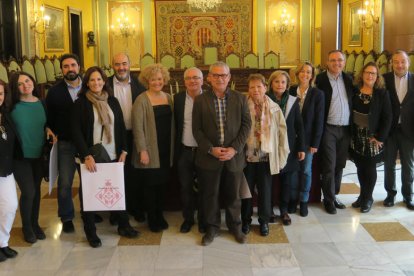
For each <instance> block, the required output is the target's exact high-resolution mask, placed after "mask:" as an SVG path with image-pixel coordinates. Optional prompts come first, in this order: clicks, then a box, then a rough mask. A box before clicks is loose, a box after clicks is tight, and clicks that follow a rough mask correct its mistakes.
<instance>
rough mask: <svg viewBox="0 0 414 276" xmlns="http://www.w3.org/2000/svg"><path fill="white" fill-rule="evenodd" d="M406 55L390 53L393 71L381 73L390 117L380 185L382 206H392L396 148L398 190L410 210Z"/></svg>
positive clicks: (411, 81)
mask: <svg viewBox="0 0 414 276" xmlns="http://www.w3.org/2000/svg"><path fill="white" fill-rule="evenodd" d="M409 67H410V59H409V58H408V55H407V53H406V52H404V51H401V50H399V51H396V52H395V53H394V54H393V56H392V68H393V72H390V73H387V74H385V75H384V80H385V84H386V87H387V90H388V92H389V96H390V100H391V107H392V114H393V120H392V125H391V131H390V136H389V137H388V139H387V140H386V141H385V144H384V153H385V155H384V156H385V167H384V186H385V190H386V191H387V197H386V198H385V200H384V206H385V207H391V206H394V200H395V195H396V194H397V189H396V185H395V160H396V159H397V152H399V153H400V159H401V183H402V187H401V193H402V195H403V198H404V203H405V204H406V206H407V208H408V209H410V210H414V203H413V201H412V198H413V177H414V75H413V74H412V73H410V72H408V68H409Z"/></svg>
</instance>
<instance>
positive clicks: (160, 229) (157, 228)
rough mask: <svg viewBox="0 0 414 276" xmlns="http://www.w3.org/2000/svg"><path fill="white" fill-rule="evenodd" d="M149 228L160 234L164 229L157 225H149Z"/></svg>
mask: <svg viewBox="0 0 414 276" xmlns="http://www.w3.org/2000/svg"><path fill="white" fill-rule="evenodd" d="M148 227H149V229H150V231H151V232H154V233H158V232H161V231H162V230H163V229H162V228H161V226H159V225H158V224H156V223H148Z"/></svg>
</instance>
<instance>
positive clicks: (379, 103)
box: [354, 89, 392, 142]
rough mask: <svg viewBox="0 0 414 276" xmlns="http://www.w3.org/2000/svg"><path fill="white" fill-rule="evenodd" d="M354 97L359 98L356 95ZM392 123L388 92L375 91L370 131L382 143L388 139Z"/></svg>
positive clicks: (372, 101)
mask: <svg viewBox="0 0 414 276" xmlns="http://www.w3.org/2000/svg"><path fill="white" fill-rule="evenodd" d="M354 97H358V96H357V95H354ZM391 122H392V114H391V102H390V99H389V96H388V91H387V90H385V89H374V91H373V92H372V100H371V104H370V106H369V117H368V129H369V132H370V134H371V135H372V136H374V137H375V139H377V140H378V141H380V142H384V141H385V139H387V137H388V134H389V131H390V128H391Z"/></svg>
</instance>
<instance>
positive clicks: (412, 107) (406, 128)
mask: <svg viewBox="0 0 414 276" xmlns="http://www.w3.org/2000/svg"><path fill="white" fill-rule="evenodd" d="M384 80H385V85H386V87H387V90H388V92H389V96H390V100H391V108H392V115H393V118H392V125H391V131H390V132H391V133H392V132H393V131H395V129H396V128H397V126H398V118H399V117H400V116H401V131H402V133H403V134H404V135H405V136H407V137H408V138H410V139H411V140H413V139H414V75H413V74H412V73H408V87H407V95H406V96H405V98H404V100H403V102H402V103H401V104H400V101H399V100H398V95H397V90H396V89H395V76H394V72H389V73H386V74H384Z"/></svg>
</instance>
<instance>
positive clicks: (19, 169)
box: [13, 158, 43, 229]
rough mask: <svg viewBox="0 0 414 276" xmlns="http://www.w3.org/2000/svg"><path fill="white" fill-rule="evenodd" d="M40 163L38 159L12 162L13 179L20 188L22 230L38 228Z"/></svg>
mask: <svg viewBox="0 0 414 276" xmlns="http://www.w3.org/2000/svg"><path fill="white" fill-rule="evenodd" d="M41 162H42V161H41V160H40V159H39V158H24V159H22V160H14V171H13V173H14V177H15V179H16V181H17V185H18V186H19V188H20V191H21V194H20V216H21V218H22V226H23V228H24V229H32V227H33V226H39V211H40V184H41V183H42V173H43V172H42V163H41Z"/></svg>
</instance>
